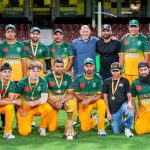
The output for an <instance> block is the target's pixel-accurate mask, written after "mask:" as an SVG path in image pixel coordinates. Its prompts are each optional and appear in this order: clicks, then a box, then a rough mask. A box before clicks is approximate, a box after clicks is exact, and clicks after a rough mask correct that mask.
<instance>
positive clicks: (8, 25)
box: [5, 24, 16, 31]
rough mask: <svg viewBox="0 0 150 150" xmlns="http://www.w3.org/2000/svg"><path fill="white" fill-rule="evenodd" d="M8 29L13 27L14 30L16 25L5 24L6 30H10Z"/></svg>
mask: <svg viewBox="0 0 150 150" xmlns="http://www.w3.org/2000/svg"><path fill="white" fill-rule="evenodd" d="M8 29H13V30H14V31H16V27H15V26H14V25H12V24H7V25H6V26H5V31H6V30H8Z"/></svg>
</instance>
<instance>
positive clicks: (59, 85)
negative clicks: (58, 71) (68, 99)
mask: <svg viewBox="0 0 150 150" xmlns="http://www.w3.org/2000/svg"><path fill="white" fill-rule="evenodd" d="M53 74H54V79H55V81H56V84H57V86H58V88H59V89H60V87H61V85H62V81H63V76H62V78H61V80H60V83H59V82H58V80H57V78H56V75H55V73H54V72H53Z"/></svg>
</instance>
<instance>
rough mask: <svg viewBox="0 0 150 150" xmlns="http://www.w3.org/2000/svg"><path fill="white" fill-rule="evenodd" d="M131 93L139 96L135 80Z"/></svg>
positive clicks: (133, 95)
mask: <svg viewBox="0 0 150 150" xmlns="http://www.w3.org/2000/svg"><path fill="white" fill-rule="evenodd" d="M131 93H132V97H136V96H137V91H136V84H135V81H133V83H132V85H131Z"/></svg>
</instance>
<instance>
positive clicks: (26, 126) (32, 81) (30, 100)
mask: <svg viewBox="0 0 150 150" xmlns="http://www.w3.org/2000/svg"><path fill="white" fill-rule="evenodd" d="M40 71H41V65H40V64H39V63H38V62H31V64H30V66H29V76H28V77H26V78H24V79H23V80H21V81H20V82H18V84H17V88H16V97H17V98H18V97H19V96H20V98H21V99H22V105H21V106H20V107H18V108H17V120H18V130H19V131H18V132H19V134H20V135H22V136H27V135H29V134H30V133H31V122H32V119H33V116H36V115H38V116H41V123H40V128H39V130H38V132H39V134H40V136H46V127H47V120H48V116H49V114H50V112H51V106H50V105H49V104H48V103H47V99H48V86H47V83H46V81H45V80H44V79H42V78H41V77H39V76H40Z"/></svg>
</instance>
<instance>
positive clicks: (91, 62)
mask: <svg viewBox="0 0 150 150" xmlns="http://www.w3.org/2000/svg"><path fill="white" fill-rule="evenodd" d="M86 64H92V65H93V64H94V60H93V59H92V58H86V59H85V60H84V65H86Z"/></svg>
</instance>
